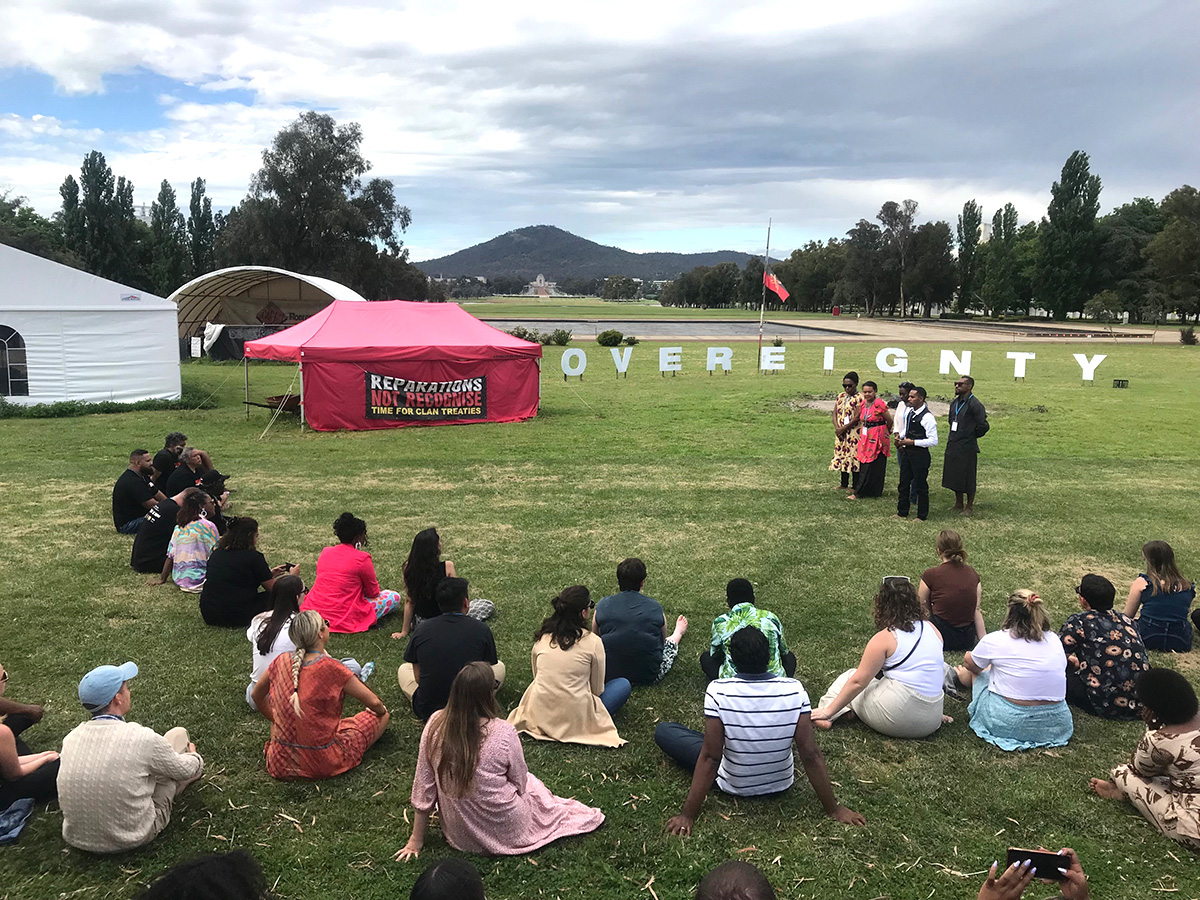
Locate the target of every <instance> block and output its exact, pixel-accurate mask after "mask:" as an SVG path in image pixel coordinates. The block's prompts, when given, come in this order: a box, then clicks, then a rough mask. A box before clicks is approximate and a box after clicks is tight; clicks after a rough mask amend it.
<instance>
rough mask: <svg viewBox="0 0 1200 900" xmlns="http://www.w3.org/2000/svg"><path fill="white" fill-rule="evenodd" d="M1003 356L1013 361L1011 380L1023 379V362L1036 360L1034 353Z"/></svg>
mask: <svg viewBox="0 0 1200 900" xmlns="http://www.w3.org/2000/svg"><path fill="white" fill-rule="evenodd" d="M1005 355H1006V356H1008V358H1009V359H1011V360H1012V361H1013V378H1024V377H1025V361H1026V360H1029V359H1037V354H1036V353H1008V354H1005Z"/></svg>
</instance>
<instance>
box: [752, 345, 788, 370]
mask: <svg viewBox="0 0 1200 900" xmlns="http://www.w3.org/2000/svg"><path fill="white" fill-rule="evenodd" d="M785 350H787V347H763V348H762V353H761V354H760V356H759V360H758V367H759V368H760V369H762V370H763V371H764V372H782V371H783V352H784V351H785Z"/></svg>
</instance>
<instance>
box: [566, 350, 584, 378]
mask: <svg viewBox="0 0 1200 900" xmlns="http://www.w3.org/2000/svg"><path fill="white" fill-rule="evenodd" d="M586 368H587V354H586V353H584V352H583V351H582V350H580V349H579V348H578V347H572V348H571V349H570V350H568V351H566V352H565V353H564V354H563V355H562V371H563V374H564V375H582V374H583V370H584V369H586Z"/></svg>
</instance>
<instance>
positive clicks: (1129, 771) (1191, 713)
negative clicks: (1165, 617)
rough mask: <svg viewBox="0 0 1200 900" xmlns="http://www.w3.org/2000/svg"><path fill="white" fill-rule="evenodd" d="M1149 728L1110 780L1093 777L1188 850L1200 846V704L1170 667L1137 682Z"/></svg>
mask: <svg viewBox="0 0 1200 900" xmlns="http://www.w3.org/2000/svg"><path fill="white" fill-rule="evenodd" d="M1137 699H1138V703H1139V704H1140V705H1141V708H1142V718H1143V719H1144V720H1145V721H1146V725H1147V726H1149V730H1148V731H1147V732H1146V733H1145V734H1144V735H1142V739H1141V740H1140V741H1138V745H1137V749H1135V750H1134V751H1133V756H1131V757H1130V759H1129V762H1128V763H1125V764H1124V765H1120V766H1117V767H1116V768H1115V769H1113V771H1112V780H1111V781H1108V780H1105V779H1102V778H1093V779H1092V780H1091V786H1092V790H1093V791H1095V792H1096V793H1097V794H1098V795H1099V796H1101V797H1103V798H1104V799H1105V800H1128V801H1129V802H1130V803H1132V804H1133V807H1134V809H1136V810H1137V811H1138V812H1140V813H1141V814H1142V816H1143V817H1144V818H1146V819H1147V820H1149V822H1150V824H1151V825H1153V826H1154V827H1155V828H1157V829H1158V830H1159V831H1160V832H1162V833H1163V834H1164V835H1165V836H1167V837H1169V838H1171V839H1172V840H1176V841H1179V843H1181V844H1183V845H1184V846H1185V847H1187V848H1188V849H1190V850H1193V851H1200V707H1198V705H1197V702H1196V692H1195V691H1194V690H1192V686H1191V685H1190V684H1189V683H1188V680H1187V679H1186V678H1184V677H1183V676H1182V675H1180V674H1179V673H1178V672H1175V671H1172V670H1171V669H1151V670H1150V671H1148V672H1145V673H1143V674H1142V676H1141V677H1140V678H1139V679H1138V683H1137Z"/></svg>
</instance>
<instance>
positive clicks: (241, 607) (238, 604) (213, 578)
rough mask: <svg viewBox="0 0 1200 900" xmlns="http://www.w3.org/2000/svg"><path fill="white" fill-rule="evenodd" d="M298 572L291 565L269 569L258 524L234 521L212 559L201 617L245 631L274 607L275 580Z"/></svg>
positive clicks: (249, 520)
mask: <svg viewBox="0 0 1200 900" xmlns="http://www.w3.org/2000/svg"><path fill="white" fill-rule="evenodd" d="M298 571H299V570H298V569H297V567H296V566H294V565H292V564H291V563H280V564H279V565H277V566H274V567H272V566H269V565H268V564H267V558H266V557H265V556H263V554H262V551H260V550H259V549H258V522H257V521H256V520H255V519H252V518H250V517H249V516H240V517H238V518H236V519H233V520H231V521H230V525H229V528H228V530H227V531H226V532H225V533H224V534H223V535H221V540H220V541H219V542H218V544H217V549H216V550H214V551H213V553H212V556H210V557H209V559H208V571H207V574H206V577H205V579H204V587H203V588H202V589H201V591H200V615H201V616H202V617H203V619H204V622H205V624H206V625H216V626H218V627H221V628H245V627H246V626H247V625H249V624H250V621H251V620H252V619H253V618H254V617H255V616H257V615H260V614H261V613H264V612H267V611H268V610H271V609H273V608H274V606H275V604H274V602H273V601H272V599H271V588H272V587H273V586H274V584H275V579H276V578H278V577H279V576H281V575H283V574H285V573H292V574H295V573H296V572H298Z"/></svg>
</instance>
